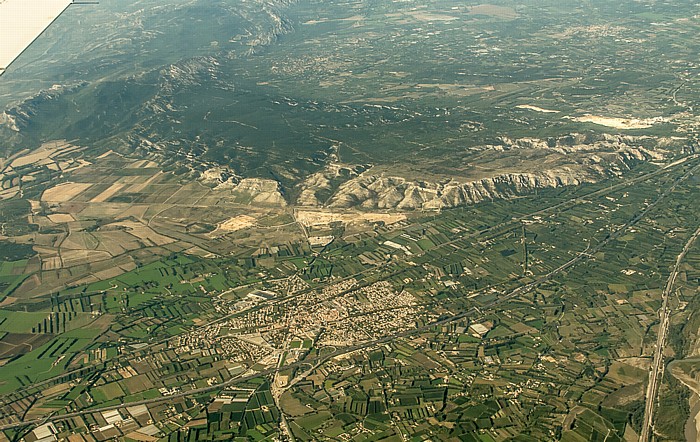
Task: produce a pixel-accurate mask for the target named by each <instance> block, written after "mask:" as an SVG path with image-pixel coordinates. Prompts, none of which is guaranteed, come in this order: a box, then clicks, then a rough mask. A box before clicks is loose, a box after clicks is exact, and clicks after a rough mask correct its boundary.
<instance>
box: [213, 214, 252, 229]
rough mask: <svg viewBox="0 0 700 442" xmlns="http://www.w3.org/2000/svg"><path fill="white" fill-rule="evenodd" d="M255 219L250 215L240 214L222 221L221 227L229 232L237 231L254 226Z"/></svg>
mask: <svg viewBox="0 0 700 442" xmlns="http://www.w3.org/2000/svg"><path fill="white" fill-rule="evenodd" d="M255 221H256V219H255V218H253V217H252V216H250V215H238V216H234V217H233V218H229V219H228V220H226V221H224V222H223V223H221V224H220V225H219V229H220V230H225V231H227V232H235V231H237V230H243V229H247V228H248V227H253V226H254V225H255Z"/></svg>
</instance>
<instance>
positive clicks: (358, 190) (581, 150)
mask: <svg viewBox="0 0 700 442" xmlns="http://www.w3.org/2000/svg"><path fill="white" fill-rule="evenodd" d="M642 141H644V143H645V144H646V145H647V146H648V147H644V146H642V143H641V142H642ZM653 145H654V142H653V140H649V139H641V137H630V136H614V135H582V134H570V135H567V136H564V137H560V138H554V139H548V140H540V139H536V138H523V139H517V140H511V139H508V138H500V139H499V140H497V143H495V144H492V145H484V146H479V147H476V148H474V150H477V151H490V152H489V153H488V161H490V162H493V161H494V159H498V160H499V161H500V163H502V164H503V165H504V167H503V168H502V171H498V170H497V171H496V172H493V173H492V174H491V175H490V176H486V177H483V176H481V177H479V178H478V179H469V177H464V178H463V177H460V176H459V173H458V172H456V173H455V174H453V175H452V176H445V178H444V179H442V180H440V179H435V180H433V181H429V180H417V179H409V178H405V177H401V176H393V175H390V174H388V173H386V172H377V173H372V169H370V170H368V171H364V170H358V169H353V168H352V167H350V166H347V165H345V166H339V165H337V164H333V165H331V166H329V168H327V169H326V170H324V171H321V172H318V173H316V174H314V175H312V176H310V177H309V178H308V179H307V180H306V181H305V182H304V183H303V184H302V190H301V192H300V193H299V198H298V201H297V203H298V204H299V205H306V206H327V207H332V208H350V207H360V208H364V209H397V210H435V209H442V208H451V207H458V206H463V205H469V204H476V203H479V202H481V201H485V200H491V199H497V198H512V197H515V196H518V195H523V194H527V193H529V192H533V191H534V190H535V189H544V188H557V187H562V186H577V185H581V184H583V183H593V182H596V181H599V180H601V179H605V178H610V177H614V176H619V175H621V174H622V173H624V171H625V170H628V169H630V168H631V167H632V166H633V165H634V164H635V163H638V162H641V161H655V160H661V159H663V158H664V157H665V153H667V152H666V151H664V150H663V149H659V148H655V147H654V146H653ZM533 153H536V154H537V155H534V156H533V157H534V158H538V159H539V161H534V162H532V161H531V162H530V163H527V162H525V163H522V164H526V167H525V169H526V170H517V171H513V170H512V169H513V167H509V166H508V164H509V163H512V164H521V163H520V162H518V161H515V160H516V159H522V158H523V157H526V156H527V155H529V154H533ZM510 158H512V159H513V161H509V159H510ZM477 165H478V163H477ZM339 170H347V171H350V172H351V173H348V174H347V176H348V177H347V179H346V180H345V181H344V182H342V183H341V184H339V185H337V187H336V188H335V189H333V191H332V195H331V196H330V197H328V198H326V199H325V200H321V199H319V198H317V195H318V191H319V189H325V190H326V191H328V190H330V187H331V183H332V182H333V180H334V179H337V177H338V176H339V173H338V171H339ZM458 170H459V168H458V167H455V171H458Z"/></svg>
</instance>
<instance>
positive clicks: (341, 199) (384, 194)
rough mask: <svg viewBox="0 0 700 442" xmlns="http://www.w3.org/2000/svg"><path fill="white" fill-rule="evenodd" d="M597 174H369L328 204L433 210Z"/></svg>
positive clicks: (582, 180) (590, 178)
mask: <svg viewBox="0 0 700 442" xmlns="http://www.w3.org/2000/svg"><path fill="white" fill-rule="evenodd" d="M595 178H596V177H595V176H589V175H586V174H578V173H575V172H573V171H572V170H569V169H560V170H550V171H545V172H538V173H507V174H502V175H497V176H494V177H490V178H483V179H480V180H476V181H470V182H460V181H457V180H455V179H450V180H449V181H447V182H444V183H436V182H427V181H408V180H405V179H403V178H400V177H386V176H375V175H365V176H362V177H360V178H357V179H354V180H350V181H348V182H346V183H345V184H343V185H342V186H341V188H340V189H339V191H338V192H337V193H336V194H335V195H334V196H333V198H332V199H331V200H330V201H329V203H328V206H329V207H336V208H348V207H354V206H360V207H362V208H365V209H398V210H419V209H424V210H433V209H442V208H449V207H458V206H463V205H467V204H475V203H479V202H481V201H484V200H489V199H496V198H509V197H513V196H516V195H520V194H524V193H527V192H530V191H533V190H534V189H538V188H546V187H562V186H573V185H579V184H582V183H585V182H594V181H595Z"/></svg>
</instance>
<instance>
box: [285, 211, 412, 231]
mask: <svg viewBox="0 0 700 442" xmlns="http://www.w3.org/2000/svg"><path fill="white" fill-rule="evenodd" d="M295 216H296V219H297V221H298V222H300V223H301V224H303V225H305V226H307V227H309V226H320V225H324V224H330V223H332V222H342V223H344V224H363V223H370V224H371V223H377V222H384V223H385V224H394V223H397V222H399V221H403V220H405V219H406V215H405V214H403V213H369V212H367V213H365V212H347V211H343V212H340V211H338V212H330V211H321V210H318V211H317V210H297V211H296V212H295Z"/></svg>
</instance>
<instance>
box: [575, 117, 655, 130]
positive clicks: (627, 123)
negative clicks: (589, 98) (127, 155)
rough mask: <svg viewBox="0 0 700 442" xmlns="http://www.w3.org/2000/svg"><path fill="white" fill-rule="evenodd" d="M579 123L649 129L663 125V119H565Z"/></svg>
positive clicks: (616, 127)
mask: <svg viewBox="0 0 700 442" xmlns="http://www.w3.org/2000/svg"><path fill="white" fill-rule="evenodd" d="M565 118H567V119H569V120H572V121H577V122H579V123H593V124H598V125H601V126H606V127H613V128H615V129H648V128H650V127H653V126H654V125H655V124H658V123H663V122H664V121H665V120H664V119H663V118H660V117H657V118H646V119H639V118H616V117H600V116H597V115H584V116H582V117H565Z"/></svg>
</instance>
